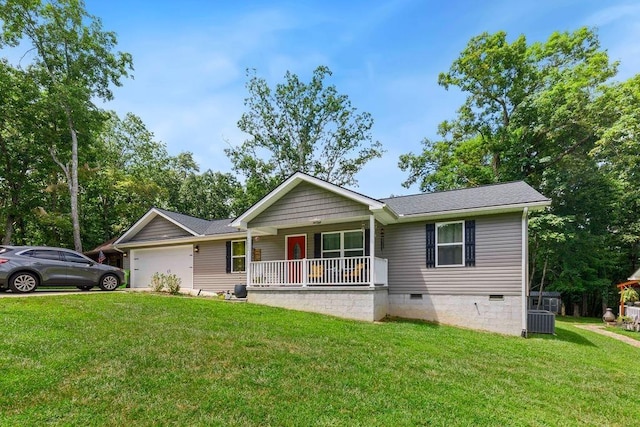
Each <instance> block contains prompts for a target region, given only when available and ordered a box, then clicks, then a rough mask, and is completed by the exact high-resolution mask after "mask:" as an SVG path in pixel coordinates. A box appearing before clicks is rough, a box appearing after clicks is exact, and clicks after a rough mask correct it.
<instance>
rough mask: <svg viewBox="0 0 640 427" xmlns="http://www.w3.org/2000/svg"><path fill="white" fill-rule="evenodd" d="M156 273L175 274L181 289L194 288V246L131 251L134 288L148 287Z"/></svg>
mask: <svg viewBox="0 0 640 427" xmlns="http://www.w3.org/2000/svg"><path fill="white" fill-rule="evenodd" d="M155 273H163V274H175V275H176V276H178V277H179V278H180V280H181V284H180V287H181V288H185V289H191V288H193V246H191V245H189V246H174V247H170V248H153V249H136V250H132V251H131V286H132V287H134V288H146V287H148V286H149V284H150V283H151V278H152V277H153V275H154V274H155Z"/></svg>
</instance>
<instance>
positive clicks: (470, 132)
mask: <svg viewBox="0 0 640 427" xmlns="http://www.w3.org/2000/svg"><path fill="white" fill-rule="evenodd" d="M616 68H617V64H616V63H612V62H610V61H609V59H608V57H607V54H606V51H604V50H602V49H601V47H600V43H599V40H598V37H597V35H596V34H595V33H594V32H593V31H592V30H589V29H586V28H581V29H579V30H577V31H575V32H573V33H554V34H552V35H551V36H550V37H549V39H548V40H547V41H546V42H542V43H531V44H529V43H527V41H526V39H525V37H524V36H520V37H518V38H516V39H515V40H514V41H513V42H509V41H508V40H507V36H506V34H505V33H504V32H498V33H495V34H487V33H484V34H481V35H479V36H477V37H474V38H472V39H471V40H470V42H469V43H468V45H467V47H466V48H465V49H464V50H463V51H462V53H461V55H460V57H459V58H458V59H456V60H455V61H454V62H453V64H452V66H451V68H450V70H449V71H448V72H446V73H442V74H440V76H439V80H438V82H439V84H441V85H442V86H444V87H445V88H449V87H457V88H459V89H460V90H462V91H463V92H464V93H465V94H466V95H467V97H466V100H465V102H464V104H463V105H462V106H461V107H460V109H459V110H458V114H457V116H456V118H455V119H453V120H450V121H445V122H443V123H442V124H440V126H439V129H438V131H439V135H440V137H441V138H442V139H440V140H437V141H429V140H425V141H424V142H423V144H424V150H423V151H422V152H421V153H418V154H414V153H408V154H405V155H403V156H401V157H400V162H399V165H400V167H401V168H402V169H403V170H405V171H407V172H408V173H409V176H408V179H407V181H406V182H405V183H404V184H405V185H410V184H413V183H416V182H417V183H420V186H421V188H422V189H423V190H425V191H426V190H435V189H449V188H458V187H465V186H475V185H479V184H487V183H493V182H503V181H513V180H525V181H527V182H528V183H529V184H531V185H533V186H534V187H535V188H536V189H538V190H539V191H541V192H542V193H543V194H545V195H547V196H548V197H550V198H551V199H552V206H551V209H550V210H549V211H548V212H546V213H544V214H543V215H541V216H538V217H537V218H536V217H534V219H532V228H531V245H532V247H531V250H530V256H531V264H530V266H531V267H532V272H531V275H530V277H531V281H532V282H531V286H532V287H533V286H537V287H539V288H543V287H544V286H545V284H548V285H549V288H550V289H557V290H561V291H563V294H564V295H565V296H567V298H568V301H569V302H572V303H573V304H575V308H574V310H575V311H576V312H582V313H583V314H586V313H594V314H595V313H597V311H598V310H600V304H599V302H600V301H601V300H602V299H603V298H605V299H606V296H607V295H608V293H609V287H610V285H611V281H612V280H613V272H614V271H615V265H614V263H613V260H615V259H616V256H615V254H616V250H617V249H616V246H615V244H614V242H613V239H612V235H613V230H612V224H615V221H616V217H617V216H618V212H619V207H620V194H621V192H620V189H621V182H620V180H619V178H618V177H616V176H615V175H614V174H612V173H610V172H609V170H608V169H607V168H609V165H608V162H612V163H615V164H618V162H619V159H617V158H615V157H611V156H609V155H607V153H608V152H609V151H608V150H610V149H611V148H612V147H613V146H614V145H616V146H617V145H618V144H617V143H616V144H613V143H609V142H607V141H610V142H613V141H614V140H615V141H617V140H619V139H620V138H621V136H622V135H627V136H628V137H629V138H627V142H628V143H629V144H631V147H632V148H631V149H630V150H629V152H632V150H633V147H634V146H633V142H632V140H633V137H632V136H631V135H633V132H631V133H628V134H627V133H625V132H627V131H628V130H629V129H630V128H629V126H628V123H626V122H622V121H621V120H623V117H626V119H627V120H631V121H633V120H634V116H633V114H634V110H633V107H632V105H634V104H633V102H629V103H628V104H625V105H628V110H627V114H626V115H625V114H621V113H620V108H619V107H618V108H617V107H616V106H615V104H616V102H621V98H625V96H626V98H625V99H633V96H630V93H636V92H635V91H634V90H632V89H631V88H630V87H629V86H628V85H622V86H621V87H624V88H625V89H627V94H626V95H623V94H622V92H624V90H622V89H621V88H620V87H617V86H616V85H610V84H609V83H608V81H609V80H610V79H611V77H613V76H614V75H615V73H616ZM614 100H617V101H614ZM635 105H637V104H635ZM614 123H618V124H619V125H620V126H619V128H618V130H617V131H616V130H614V129H615V128H614V127H612V124H614ZM636 135H637V134H636ZM597 147H599V151H598V152H599V153H600V154H601V155H602V156H601V157H600V158H597V157H596V156H594V151H593V150H594V149H596V148H597ZM627 159H628V160H629V162H631V163H633V157H632V156H630V157H627ZM612 170H613V169H612ZM627 229H628V230H632V229H633V228H632V227H628V228H627Z"/></svg>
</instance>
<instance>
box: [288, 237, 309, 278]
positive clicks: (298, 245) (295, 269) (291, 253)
mask: <svg viewBox="0 0 640 427" xmlns="http://www.w3.org/2000/svg"><path fill="white" fill-rule="evenodd" d="M306 257H307V236H306V235H302V236H287V261H291V260H297V259H300V260H302V259H305V258H306ZM301 282H302V262H295V263H290V264H289V283H301Z"/></svg>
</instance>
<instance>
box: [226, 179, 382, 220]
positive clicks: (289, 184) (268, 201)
mask: <svg viewBox="0 0 640 427" xmlns="http://www.w3.org/2000/svg"><path fill="white" fill-rule="evenodd" d="M301 182H308V183H310V184H313V185H315V186H317V187H320V188H323V189H325V190H327V191H331V192H332V193H336V194H339V195H341V196H343V197H346V198H348V199H351V200H353V201H355V202H358V203H362V204H363V205H366V206H368V207H369V209H370V210H376V209H383V208H384V206H385V204H384V203H382V202H379V201H377V200H375V199H372V198H370V197H367V196H363V195H362V194H358V193H356V192H354V191H351V190H348V189H346V188H342V187H339V186H337V185H335V184H331V183H330V182H326V181H323V180H321V179H318V178H315V177H312V176H310V175H307V174H305V173H302V172H296V173H295V174H293V175H291V176H290V177H289V178H288V179H287V180H285V181H284V182H283V183H282V184H280V185H279V186H278V187H276V188H275V189H274V190H273V191H271V192H270V193H269V194H267V195H266V196H264V197H263V198H262V199H261V200H260V201H259V202H257V203H256V204H255V205H253V206H252V207H251V208H249V209H248V210H247V211H246V212H245V213H243V214H242V215H240V216H239V217H238V218H236V219H235V220H234V221H233V222H232V223H231V224H229V225H230V226H231V227H236V228H243V229H246V227H247V223H248V222H249V221H251V220H252V219H254V218H255V217H257V216H258V215H260V214H261V213H262V212H263V211H265V210H266V209H267V208H268V207H269V206H271V205H273V204H274V203H276V202H277V201H278V200H279V199H281V198H282V197H284V195H285V194H287V193H288V192H289V191H290V190H291V189H293V188H294V187H295V186H297V185H298V184H299V183H301Z"/></svg>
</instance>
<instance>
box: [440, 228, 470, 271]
mask: <svg viewBox="0 0 640 427" xmlns="http://www.w3.org/2000/svg"><path fill="white" fill-rule="evenodd" d="M464 241H465V240H464V221H452V222H440V223H437V224H436V267H460V266H463V265H465V262H464Z"/></svg>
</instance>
